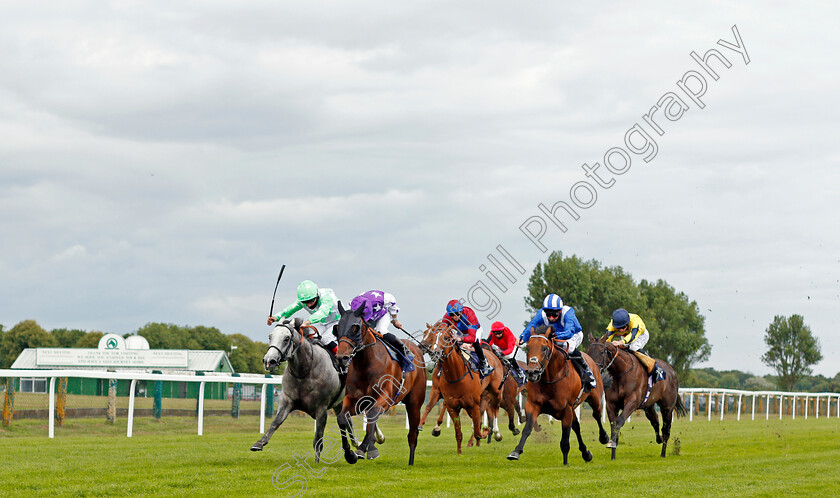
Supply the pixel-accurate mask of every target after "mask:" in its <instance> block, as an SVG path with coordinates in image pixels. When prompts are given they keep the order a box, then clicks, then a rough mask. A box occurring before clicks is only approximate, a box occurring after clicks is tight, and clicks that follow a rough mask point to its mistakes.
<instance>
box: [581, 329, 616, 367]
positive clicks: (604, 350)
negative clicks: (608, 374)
mask: <svg viewBox="0 0 840 498" xmlns="http://www.w3.org/2000/svg"><path fill="white" fill-rule="evenodd" d="M617 352H618V347H617V346H616V345H615V344H613V343H611V342H608V341H607V336H606V335H603V336H601V337H598V338H596V337H595V336H593V335H592V332H590V333H589V349H587V350H586V354H588V355H589V356H591V357H592V359H593V360H595V364H596V365H598V368H599V369H600V370H601V371H604V370H606V369H607V366H609V364H610V363H612V361H613V360H614V359H615V355H616V354H617Z"/></svg>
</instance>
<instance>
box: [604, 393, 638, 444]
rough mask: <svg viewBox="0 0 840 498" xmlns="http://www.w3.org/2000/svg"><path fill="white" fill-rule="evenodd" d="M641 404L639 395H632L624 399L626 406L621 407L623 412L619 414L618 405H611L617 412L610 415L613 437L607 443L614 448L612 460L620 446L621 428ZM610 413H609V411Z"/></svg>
mask: <svg viewBox="0 0 840 498" xmlns="http://www.w3.org/2000/svg"><path fill="white" fill-rule="evenodd" d="M638 406H639V400H638V396H631V397H629V398H627V399H625V400H624V406H623V407H621V414H620V415H619V414H618V413H617V412H618V408H617V406H614V407H611V410H610V411H612V410H615V411H616V413H614V414H612V415H613V416H612V417H610V428H611V429H612V437H611V438H610V441H609V442H608V443H607V448H611V449H612V455H611V457H610V459H611V460H615V452H616V449H617V448H618V438H619V436H620V435H621V428H622V427H624V423H625V422H627V419H628V418H630V415H632V414H633V411H634V410H635V409H636V408H637V407H638ZM608 415H609V413H608ZM613 417H615V418H613Z"/></svg>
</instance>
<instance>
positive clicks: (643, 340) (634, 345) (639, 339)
mask: <svg viewBox="0 0 840 498" xmlns="http://www.w3.org/2000/svg"><path fill="white" fill-rule="evenodd" d="M648 340H650V334H648V331H647V330H645V331H644V332H643V333H642V334H641V335H637V336H636V340H635V341H633V342H631V343H630V344H629V345H628V346H627V347H629V348H630V350H631V351H638V350H640V349H642V348H643V347H645V344H647V343H648Z"/></svg>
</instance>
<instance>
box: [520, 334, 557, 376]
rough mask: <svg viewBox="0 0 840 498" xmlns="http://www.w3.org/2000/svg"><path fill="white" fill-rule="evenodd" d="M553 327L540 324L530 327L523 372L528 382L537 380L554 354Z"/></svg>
mask: <svg viewBox="0 0 840 498" xmlns="http://www.w3.org/2000/svg"><path fill="white" fill-rule="evenodd" d="M553 341H554V327H553V326H551V325H540V326H539V327H536V328H532V329H531V337H530V338H529V339H528V364H527V365H525V373H526V374H527V376H528V381H529V382H537V381H539V380H540V377H542V374H543V372H544V371H545V368H546V367H547V366H548V363H549V362H550V361H551V356H552V355H553V354H554V342H553Z"/></svg>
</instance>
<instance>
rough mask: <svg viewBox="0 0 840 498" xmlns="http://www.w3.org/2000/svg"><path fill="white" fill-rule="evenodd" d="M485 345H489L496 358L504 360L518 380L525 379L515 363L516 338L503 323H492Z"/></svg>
mask: <svg viewBox="0 0 840 498" xmlns="http://www.w3.org/2000/svg"><path fill="white" fill-rule="evenodd" d="M487 343H488V344H490V347H491V348H493V351H495V352H496V354H497V355H498V356H501V357H502V358H504V361H505V362H506V363H507V364H508V367H510V369H511V370H513V371H515V372H516V373H517V375H519V378H520V379H524V378H525V372H524V371H523V370H522V367H520V366H519V362H517V361H516V337H515V336H514V335H513V332H511V331H510V329H509V328H507V327H506V326H505V324H504V323H502V322H493V325H491V326H490V338H489V339H488V340H487Z"/></svg>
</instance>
